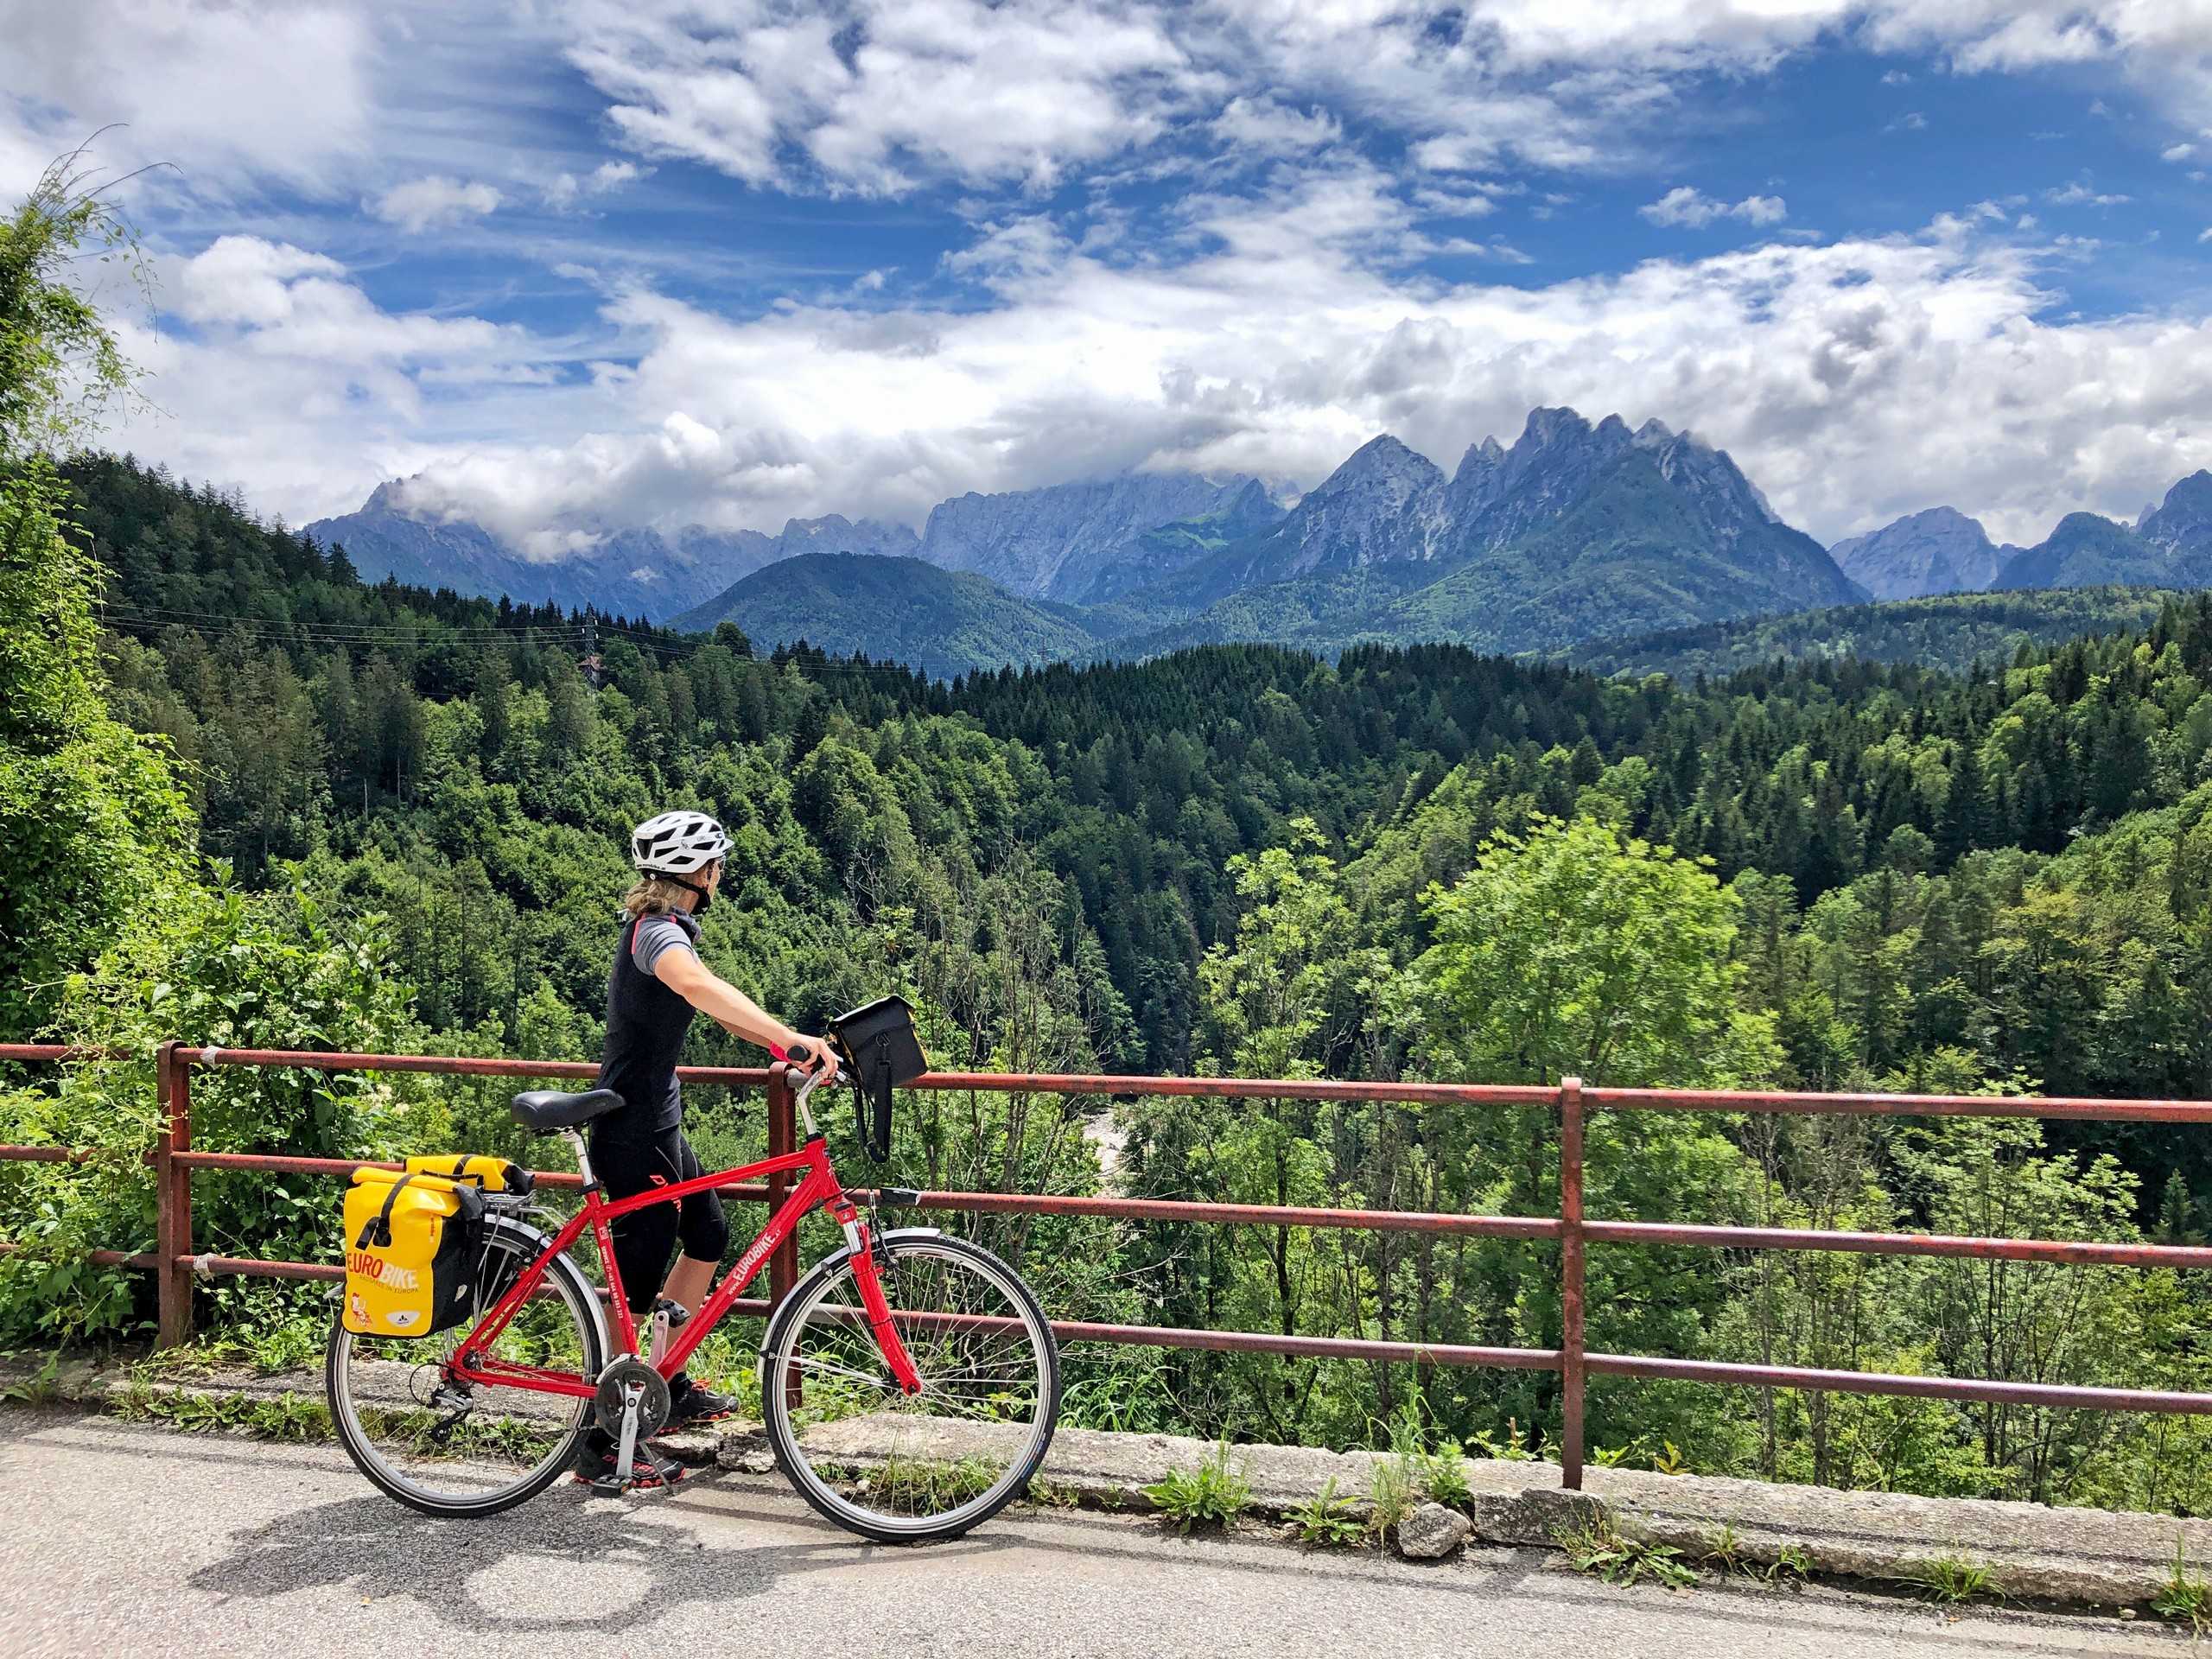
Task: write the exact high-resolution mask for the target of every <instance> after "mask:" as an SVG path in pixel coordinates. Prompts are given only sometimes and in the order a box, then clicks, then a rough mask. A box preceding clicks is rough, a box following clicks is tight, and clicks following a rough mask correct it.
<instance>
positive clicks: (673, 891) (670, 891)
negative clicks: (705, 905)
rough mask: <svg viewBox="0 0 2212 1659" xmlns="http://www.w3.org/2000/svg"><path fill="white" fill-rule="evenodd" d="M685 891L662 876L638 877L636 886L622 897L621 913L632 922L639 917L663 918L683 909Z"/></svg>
mask: <svg viewBox="0 0 2212 1659" xmlns="http://www.w3.org/2000/svg"><path fill="white" fill-rule="evenodd" d="M686 891H687V890H686V889H685V888H683V887H679V886H677V884H676V883H675V882H673V881H671V880H669V879H668V878H667V877H666V876H664V875H646V876H640V877H639V879H638V885H637V886H636V887H632V888H631V889H630V891H629V892H627V893H624V894H623V895H622V910H623V913H624V914H625V915H626V916H628V917H629V918H630V919H631V920H632V921H635V920H636V919H637V918H639V917H640V916H665V915H667V914H668V912H670V911H671V910H681V909H683V895H684V893H685V892H686Z"/></svg>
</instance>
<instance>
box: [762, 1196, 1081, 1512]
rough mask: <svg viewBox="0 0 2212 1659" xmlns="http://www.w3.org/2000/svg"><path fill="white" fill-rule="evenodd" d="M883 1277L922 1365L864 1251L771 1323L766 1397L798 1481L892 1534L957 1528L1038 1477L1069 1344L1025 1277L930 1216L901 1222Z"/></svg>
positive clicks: (789, 1472) (801, 1285) (887, 1248)
mask: <svg viewBox="0 0 2212 1659" xmlns="http://www.w3.org/2000/svg"><path fill="white" fill-rule="evenodd" d="M874 1259H875V1266H876V1272H877V1275H878V1276H879V1277H880V1279H881V1281H882V1283H883V1294H884V1298H885V1300H887V1302H888V1303H889V1304H890V1306H891V1317H892V1321H893V1326H894V1327H895V1328H896V1329H897V1331H898V1332H899V1340H900V1342H901V1343H902V1344H904V1345H905V1347H906V1354H907V1357H909V1358H910V1359H912V1361H913V1363H914V1369H915V1370H916V1371H917V1372H918V1374H919V1376H920V1378H921V1383H922V1387H921V1391H920V1392H919V1393H918V1394H915V1395H906V1394H902V1393H901V1392H900V1391H899V1384H898V1383H897V1382H896V1381H894V1380H893V1377H892V1376H891V1370H890V1367H889V1366H888V1365H887V1363H885V1361H884V1357H883V1354H882V1351H881V1350H880V1349H879V1348H878V1347H877V1346H876V1342H875V1336H874V1332H873V1331H872V1330H871V1329H870V1327H869V1325H868V1315H867V1313H866V1312H865V1311H864V1309H863V1308H862V1306H861V1296H860V1291H859V1287H857V1286H856V1285H855V1282H854V1274H853V1259H852V1257H851V1256H849V1255H835V1256H831V1257H829V1259H827V1260H826V1261H823V1262H820V1263H819V1264H817V1266H816V1268H814V1270H813V1271H812V1272H811V1273H810V1274H807V1276H806V1277H805V1278H804V1279H803V1280H801V1281H799V1282H798V1285H797V1286H796V1287H794V1288H793V1289H792V1291H791V1294H790V1296H789V1297H787V1298H786V1299H785V1302H784V1305H783V1306H781V1307H780V1308H779V1309H778V1310H777V1312H776V1316H775V1318H774V1319H772V1320H771V1321H770V1322H769V1325H768V1335H767V1339H766V1342H765V1343H764V1344H763V1345H762V1347H761V1351H760V1398H761V1404H762V1414H763V1416H764V1417H765V1418H766V1427H767V1431H768V1442H769V1445H770V1446H772V1448H773V1449H774V1451H775V1454H776V1461H777V1463H778V1464H779V1465H781V1466H782V1468H783V1471H784V1473H785V1476H786V1477H788V1478H789V1479H790V1481H791V1484H792V1485H794V1486H796V1487H797V1488H798V1491H799V1495H800V1496H801V1497H804V1498H805V1499H806V1501H807V1502H808V1503H811V1504H812V1505H813V1506H814V1507H815V1508H816V1509H817V1510H820V1511H821V1512H822V1513H823V1515H825V1516H828V1517H829V1519H830V1520H832V1521H834V1522H836V1523H837V1524H838V1525H839V1526H841V1527H843V1528H845V1529H848V1530H849V1531H852V1532H856V1533H858V1534H860V1535H861V1536H862V1537H864V1538H872V1539H874V1540H876V1541H878V1542H880V1543H916V1542H919V1541H923V1540H925V1539H937V1538H957V1537H958V1536H959V1535H961V1534H962V1533H964V1532H966V1531H967V1530H968V1529H969V1528H971V1527H973V1526H975V1525H976V1524H977V1523H978V1522H982V1521H986V1520H988V1519H989V1518H990V1517H991V1516H994V1515H996V1514H997V1513H998V1512H999V1511H1000V1510H1001V1509H1004V1508H1005V1507H1006V1505H1007V1504H1008V1503H1011V1502H1013V1500H1014V1499H1015V1498H1016V1497H1020V1496H1021V1494H1022V1493H1023V1492H1025V1491H1027V1490H1028V1486H1029V1481H1030V1478H1031V1477H1032V1476H1033V1475H1034V1474H1036V1472H1037V1470H1038V1467H1039V1465H1041V1464H1042V1463H1043V1462H1044V1461H1045V1453H1046V1451H1047V1450H1048V1449H1049V1448H1050V1447H1051V1446H1052V1428H1053V1425H1054V1424H1055V1423H1057V1422H1058V1421H1059V1412H1060V1360H1059V1350H1058V1347H1057V1345H1056V1344H1054V1342H1053V1340H1052V1326H1051V1325H1049V1324H1048V1323H1047V1322H1046V1319H1045V1311H1044V1309H1043V1308H1041V1307H1039V1306H1038V1304H1037V1298H1036V1296H1035V1295H1034V1294H1032V1292H1031V1291H1030V1288H1029V1287H1028V1286H1027V1285H1026V1284H1024V1283H1023V1282H1022V1281H1021V1275H1020V1274H1017V1273H1016V1272H1014V1269H1013V1268H1010V1267H1008V1266H1007V1264H1006V1263H1005V1262H1001V1261H1000V1260H999V1259H998V1257H996V1256H995V1255H992V1254H991V1253H990V1252H989V1251H988V1250H986V1249H982V1248H981V1247H979V1246H977V1245H974V1244H970V1243H968V1242H967V1241H966V1240H964V1239H957V1238H947V1237H945V1236H944V1235H942V1234H940V1233H938V1232H935V1231H931V1230H925V1229H914V1230H906V1231H900V1232H894V1233H890V1234H887V1235H886V1236H884V1237H883V1238H882V1239H881V1240H880V1242H879V1243H878V1244H877V1245H876V1248H875V1251H874Z"/></svg>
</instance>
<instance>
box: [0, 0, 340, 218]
mask: <svg viewBox="0 0 2212 1659" xmlns="http://www.w3.org/2000/svg"><path fill="white" fill-rule="evenodd" d="M371 47H372V39H371V31H370V27H369V24H368V22H367V20H366V17H365V14H364V12H363V11H362V10H361V9H360V8H359V7H358V6H357V5H355V4H352V3H347V0H296V3H292V4H288V5H272V6H251V7H250V6H240V5H226V4H220V3H209V0H71V3H68V4H40V3H35V0H32V3H18V4H15V5H11V6H10V7H8V8H7V9H6V12H5V14H4V17H0V95H4V97H0V105H13V108H11V109H9V110H8V111H7V113H8V116H9V117H10V118H9V119H7V120H6V121H5V122H4V123H0V129H4V133H5V137H4V138H0V189H4V190H6V191H7V192H9V193H10V194H19V193H20V192H21V191H22V189H23V188H25V187H27V186H28V185H29V182H30V181H31V180H32V179H33V178H35V176H36V175H37V173H38V170H39V168H41V167H42V166H43V165H44V164H45V162H48V161H49V160H51V159H52V158H53V156H54V155H55V154H56V153H57V152H58V151H60V150H63V149H71V148H73V147H74V146H75V145H76V144H77V143H80V142H81V141H82V140H83V139H85V138H86V137H87V136H89V135H90V133H91V132H92V130H94V129H96V128H100V127H105V126H109V125H111V124H119V127H120V130H118V131H114V132H111V133H110V134H108V135H107V136H106V137H104V138H103V139H102V140H101V143H100V147H99V152H98V155H99V159H100V160H102V161H105V162H110V163H111V164H113V165H117V166H118V167H120V168H124V169H127V168H130V167H133V166H143V165H144V164H146V163H148V162H175V163H176V164H178V165H179V166H181V167H184V168H188V171H189V174H190V175H191V181H192V182H193V183H194V185H195V186H197V187H198V188H203V189H218V190H219V189H227V188H237V187H238V186H240V185H241V184H243V183H245V182H246V181H260V180H268V179H276V180H282V181H286V182H288V183H291V184H294V185H296V186H304V187H307V188H311V189H313V188H321V187H322V186H323V185H324V184H326V183H327V179H328V176H329V175H330V173H331V170H332V169H333V168H334V166H335V165H337V164H339V163H340V162H342V161H343V160H345V159H346V158H349V157H352V156H357V155H358V154H359V152H360V150H361V149H362V148H363V146H364V145H365V143H366V141H367V137H368V133H369V130H370V126H371V120H370V117H371V113H372V102H373V100H372V94H371V90H370V86H369V74H368V62H369V58H370V56H371Z"/></svg>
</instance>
